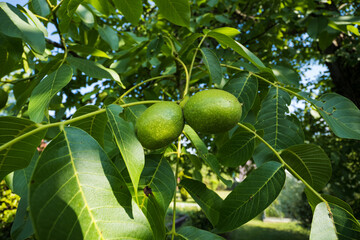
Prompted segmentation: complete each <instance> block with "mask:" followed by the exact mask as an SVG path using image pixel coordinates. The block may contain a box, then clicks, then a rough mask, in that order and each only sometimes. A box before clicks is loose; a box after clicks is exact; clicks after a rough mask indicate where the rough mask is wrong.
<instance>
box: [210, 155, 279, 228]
mask: <svg viewBox="0 0 360 240" xmlns="http://www.w3.org/2000/svg"><path fill="white" fill-rule="evenodd" d="M284 183H285V171H284V169H283V167H282V165H281V164H280V163H278V162H273V161H271V162H266V163H264V164H263V165H261V166H260V167H259V168H257V169H256V170H254V171H253V172H251V173H250V175H249V176H248V177H247V178H246V179H245V180H244V181H243V182H241V183H240V184H239V185H238V186H236V187H235V189H234V190H233V191H232V192H231V193H230V194H229V195H228V196H227V197H226V198H225V200H224V201H223V203H222V205H221V209H220V217H219V219H221V221H219V222H218V224H217V226H216V229H215V230H214V231H215V232H227V231H231V230H234V229H236V228H238V227H240V226H241V225H242V224H244V223H246V222H248V221H250V220H251V219H253V218H254V217H255V216H257V215H258V214H259V213H261V212H262V211H263V210H264V209H265V208H267V207H268V206H269V205H270V204H271V203H272V202H273V201H274V200H275V199H276V197H277V196H278V195H279V193H280V191H281V189H282V187H283V186H284Z"/></svg>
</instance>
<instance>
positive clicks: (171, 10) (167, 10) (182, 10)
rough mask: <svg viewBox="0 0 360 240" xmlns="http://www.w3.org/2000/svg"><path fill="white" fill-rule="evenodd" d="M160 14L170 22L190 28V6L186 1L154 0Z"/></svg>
mask: <svg viewBox="0 0 360 240" xmlns="http://www.w3.org/2000/svg"><path fill="white" fill-rule="evenodd" d="M154 2H155V4H156V6H157V7H158V8H159V10H160V13H161V14H162V15H164V17H165V18H166V19H167V20H169V21H170V22H172V23H174V24H176V25H179V26H184V27H190V4H189V1H187V0H154Z"/></svg>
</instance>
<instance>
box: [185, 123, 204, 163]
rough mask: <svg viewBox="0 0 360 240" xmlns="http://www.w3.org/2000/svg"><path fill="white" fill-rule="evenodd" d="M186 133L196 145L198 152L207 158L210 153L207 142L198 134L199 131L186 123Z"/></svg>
mask: <svg viewBox="0 0 360 240" xmlns="http://www.w3.org/2000/svg"><path fill="white" fill-rule="evenodd" d="M183 131H184V133H185V135H186V137H187V138H188V139H189V140H190V141H191V142H192V144H193V145H194V147H195V148H196V151H197V154H198V155H199V156H200V157H201V158H205V157H206V155H207V154H208V153H209V151H208V149H207V147H206V145H205V143H204V142H203V141H202V140H201V138H200V137H199V136H198V135H197V133H196V132H195V131H194V129H192V128H191V127H190V126H189V125H187V124H185V126H184V130H183Z"/></svg>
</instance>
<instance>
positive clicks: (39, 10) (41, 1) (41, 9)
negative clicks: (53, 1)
mask: <svg viewBox="0 0 360 240" xmlns="http://www.w3.org/2000/svg"><path fill="white" fill-rule="evenodd" d="M31 5H32V8H33V9H34V11H35V13H36V14H37V15H40V16H42V17H46V16H47V15H49V14H50V8H49V5H48V4H47V3H46V0H31Z"/></svg>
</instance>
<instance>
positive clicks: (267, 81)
mask: <svg viewBox="0 0 360 240" xmlns="http://www.w3.org/2000/svg"><path fill="white" fill-rule="evenodd" d="M221 66H223V67H227V68H231V69H234V70H238V71H242V72H243V71H244V70H242V69H240V68H238V67H234V66H231V65H227V64H221ZM249 73H250V74H251V75H253V76H255V77H257V78H259V79H260V80H262V81H264V82H266V83H268V84H270V85H271V86H273V87H276V88H279V89H281V90H284V91H285V92H288V93H290V94H292V95H294V96H295V97H297V98H298V99H301V100H305V101H306V102H308V103H310V104H311V105H312V106H313V107H314V108H315V109H316V110H317V111H320V109H319V107H318V106H316V105H315V104H314V103H313V102H311V101H309V99H307V98H305V97H303V96H301V95H300V94H298V93H297V92H294V91H292V90H290V89H288V88H286V87H283V86H281V85H279V84H278V83H273V82H271V81H269V80H268V79H266V78H264V77H262V76H260V75H258V74H256V73H253V72H249Z"/></svg>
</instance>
